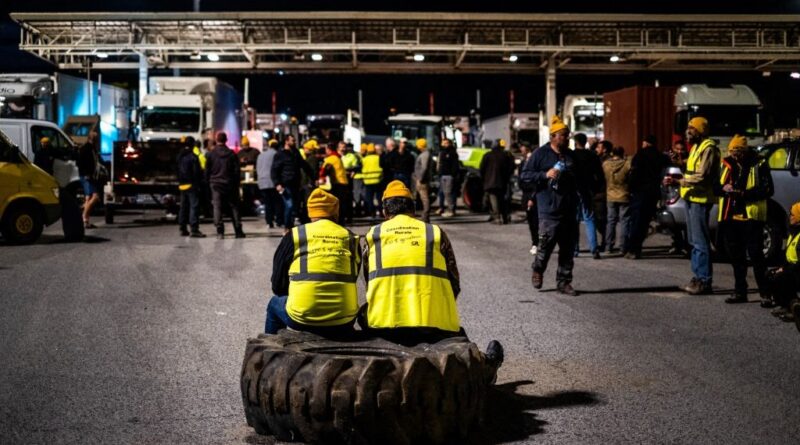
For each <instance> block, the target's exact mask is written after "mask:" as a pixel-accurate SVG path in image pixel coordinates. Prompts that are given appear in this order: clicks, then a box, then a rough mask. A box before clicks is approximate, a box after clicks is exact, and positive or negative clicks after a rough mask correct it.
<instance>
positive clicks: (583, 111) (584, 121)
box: [572, 103, 603, 133]
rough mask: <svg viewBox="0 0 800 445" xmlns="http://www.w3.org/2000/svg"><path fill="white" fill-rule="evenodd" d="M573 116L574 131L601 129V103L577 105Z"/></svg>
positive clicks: (585, 131) (592, 131)
mask: <svg viewBox="0 0 800 445" xmlns="http://www.w3.org/2000/svg"><path fill="white" fill-rule="evenodd" d="M573 113H574V116H575V128H573V129H572V131H574V132H584V133H594V132H597V131H603V104H602V103H599V104H593V105H578V106H576V107H575V111H574V112H573Z"/></svg>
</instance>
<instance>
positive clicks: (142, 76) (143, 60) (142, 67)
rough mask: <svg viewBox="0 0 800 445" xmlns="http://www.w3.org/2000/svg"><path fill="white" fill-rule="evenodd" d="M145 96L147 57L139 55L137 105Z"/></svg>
mask: <svg viewBox="0 0 800 445" xmlns="http://www.w3.org/2000/svg"><path fill="white" fill-rule="evenodd" d="M145 96H147V56H146V55H144V54H140V55H139V104H140V105H141V103H142V99H144V97H145Z"/></svg>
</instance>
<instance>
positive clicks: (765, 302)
mask: <svg viewBox="0 0 800 445" xmlns="http://www.w3.org/2000/svg"><path fill="white" fill-rule="evenodd" d="M760 304H761V307H763V308H764V309H769V308H771V307H775V302H774V301H772V298H771V297H770V296H769V295H766V294H761V303H760Z"/></svg>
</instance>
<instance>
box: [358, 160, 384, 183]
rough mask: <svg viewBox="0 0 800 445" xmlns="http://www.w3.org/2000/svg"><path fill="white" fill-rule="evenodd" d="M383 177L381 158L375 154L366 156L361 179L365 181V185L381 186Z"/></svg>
mask: <svg viewBox="0 0 800 445" xmlns="http://www.w3.org/2000/svg"><path fill="white" fill-rule="evenodd" d="M356 176H358V175H356ZM382 177H383V169H382V168H381V157H380V156H378V155H374V154H372V155H366V156H364V161H363V166H362V167H361V179H363V180H364V184H366V185H375V184H380V183H381V179H382Z"/></svg>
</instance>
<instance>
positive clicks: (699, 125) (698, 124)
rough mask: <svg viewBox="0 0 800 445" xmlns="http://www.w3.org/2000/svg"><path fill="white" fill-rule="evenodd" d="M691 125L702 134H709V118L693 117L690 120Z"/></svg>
mask: <svg viewBox="0 0 800 445" xmlns="http://www.w3.org/2000/svg"><path fill="white" fill-rule="evenodd" d="M689 126H690V127H692V128H694V129H695V130H697V131H699V132H700V133H701V134H708V120H707V119H706V118H704V117H700V116H697V117H693V118H691V119H690V120H689Z"/></svg>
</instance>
